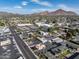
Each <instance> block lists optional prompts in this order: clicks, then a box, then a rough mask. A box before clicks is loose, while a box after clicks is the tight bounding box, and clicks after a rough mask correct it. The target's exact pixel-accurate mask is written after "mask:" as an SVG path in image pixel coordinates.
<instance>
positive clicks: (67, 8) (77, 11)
mask: <svg viewBox="0 0 79 59" xmlns="http://www.w3.org/2000/svg"><path fill="white" fill-rule="evenodd" d="M57 7H58V8H61V9H64V10H67V11H74V12H76V13H77V14H79V9H78V8H72V7H69V6H67V5H65V4H59V5H58V6H57Z"/></svg>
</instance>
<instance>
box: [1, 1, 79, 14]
mask: <svg viewBox="0 0 79 59" xmlns="http://www.w3.org/2000/svg"><path fill="white" fill-rule="evenodd" d="M57 9H63V10H67V11H74V12H76V13H77V14H79V0H0V11H3V12H10V13H19V14H31V13H39V12H43V11H55V10H57Z"/></svg>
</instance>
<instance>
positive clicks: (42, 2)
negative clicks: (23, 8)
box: [32, 0, 52, 7]
mask: <svg viewBox="0 0 79 59" xmlns="http://www.w3.org/2000/svg"><path fill="white" fill-rule="evenodd" d="M32 2H35V3H37V4H39V5H42V6H47V7H52V4H51V3H49V2H47V1H39V0H32Z"/></svg>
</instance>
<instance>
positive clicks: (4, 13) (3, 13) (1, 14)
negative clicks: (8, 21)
mask: <svg viewBox="0 0 79 59" xmlns="http://www.w3.org/2000/svg"><path fill="white" fill-rule="evenodd" d="M1 16H6V17H8V16H21V15H20V14H14V13H8V12H0V17H1Z"/></svg>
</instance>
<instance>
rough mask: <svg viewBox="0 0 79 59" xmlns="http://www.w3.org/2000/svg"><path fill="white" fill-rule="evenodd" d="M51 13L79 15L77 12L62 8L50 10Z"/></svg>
mask: <svg viewBox="0 0 79 59" xmlns="http://www.w3.org/2000/svg"><path fill="white" fill-rule="evenodd" d="M49 14H52V15H77V14H76V13H75V12H72V11H65V10H62V9H58V10H56V11H54V12H50V13H49Z"/></svg>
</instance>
